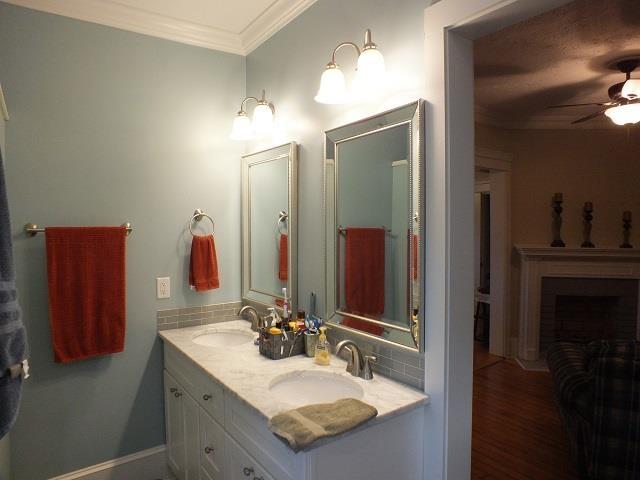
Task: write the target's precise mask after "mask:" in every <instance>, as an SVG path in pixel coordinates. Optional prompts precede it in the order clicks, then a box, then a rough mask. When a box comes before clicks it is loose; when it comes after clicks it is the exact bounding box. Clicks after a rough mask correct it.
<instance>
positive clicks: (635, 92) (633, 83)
mask: <svg viewBox="0 0 640 480" xmlns="http://www.w3.org/2000/svg"><path fill="white" fill-rule="evenodd" d="M620 94H621V95H622V96H623V97H624V98H628V99H629V100H634V99H636V98H640V78H630V79H629V80H627V81H626V82H624V86H623V87H622V92H620Z"/></svg>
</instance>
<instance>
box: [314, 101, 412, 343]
mask: <svg viewBox="0 0 640 480" xmlns="http://www.w3.org/2000/svg"><path fill="white" fill-rule="evenodd" d="M423 119H424V102H423V100H417V101H415V102H412V103H410V104H408V105H404V106H402V107H398V108H395V109H393V110H390V111H388V112H384V113H381V114H379V115H375V116H373V117H370V118H365V119H363V120H360V121H357V122H354V123H351V124H348V125H344V126H342V127H338V128H335V129H333V130H329V131H327V132H325V161H324V165H325V169H324V174H325V178H324V185H325V188H324V197H325V285H326V297H325V298H326V301H327V306H326V316H327V321H328V323H329V324H331V325H332V326H334V327H336V328H342V329H347V330H349V331H351V332H352V333H356V334H358V335H365V336H367V337H370V338H375V339H378V340H380V341H383V342H386V343H392V344H394V345H398V346H400V347H403V348H406V349H411V350H418V351H423V345H424V340H423V331H424V329H423V328H422V326H423V318H424V312H423V310H424V309H423V308H422V301H423V299H422V286H423V275H424V273H423V272H422V267H421V264H422V262H421V261H420V256H421V255H422V253H421V252H422V251H423V248H422V239H423V238H424V234H423V218H422V217H423V214H422V212H423V211H424V205H422V203H421V199H422V198H424V191H423V188H424V140H423V135H424V134H423V132H424V124H423Z"/></svg>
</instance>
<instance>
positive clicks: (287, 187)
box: [242, 142, 298, 311]
mask: <svg viewBox="0 0 640 480" xmlns="http://www.w3.org/2000/svg"><path fill="white" fill-rule="evenodd" d="M297 189H298V156H297V145H296V144H295V143H294V142H291V143H287V144H285V145H280V146H278V147H273V148H270V149H268V150H263V151H260V152H256V153H252V154H249V155H245V156H244V157H242V300H243V302H244V303H248V304H253V305H256V304H257V305H258V306H265V307H266V306H274V305H278V306H282V300H283V292H282V289H283V288H286V289H287V296H288V297H290V305H291V308H292V311H295V310H296V308H297V277H298V271H297V266H298V265H297V258H298V191H297Z"/></svg>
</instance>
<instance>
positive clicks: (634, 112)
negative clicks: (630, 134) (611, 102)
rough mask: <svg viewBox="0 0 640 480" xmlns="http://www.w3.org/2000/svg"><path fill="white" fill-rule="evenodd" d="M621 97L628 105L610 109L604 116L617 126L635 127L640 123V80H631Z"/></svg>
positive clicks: (628, 81)
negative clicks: (634, 125)
mask: <svg viewBox="0 0 640 480" xmlns="http://www.w3.org/2000/svg"><path fill="white" fill-rule="evenodd" d="M620 96H621V97H622V98H624V99H626V102H627V103H624V104H622V105H617V106H615V107H611V108H608V109H607V110H605V112H604V114H605V115H606V116H607V117H609V118H610V119H611V121H612V122H613V123H615V124H616V125H633V124H636V123H638V122H640V79H638V78H629V79H627V81H626V82H625V83H624V86H623V87H622V91H621V92H620Z"/></svg>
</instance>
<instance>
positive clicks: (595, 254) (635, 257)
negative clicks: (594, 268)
mask: <svg viewBox="0 0 640 480" xmlns="http://www.w3.org/2000/svg"><path fill="white" fill-rule="evenodd" d="M515 249H516V251H517V252H518V253H519V254H520V256H521V257H524V258H556V259H558V258H567V259H572V258H588V259H591V258H595V259H602V258H604V259H616V260H628V261H631V262H633V261H636V262H640V248H616V247H602V248H573V247H547V246H544V245H516V246H515Z"/></svg>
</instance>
